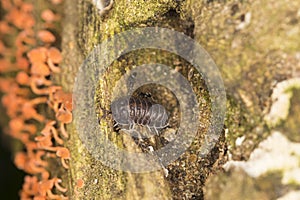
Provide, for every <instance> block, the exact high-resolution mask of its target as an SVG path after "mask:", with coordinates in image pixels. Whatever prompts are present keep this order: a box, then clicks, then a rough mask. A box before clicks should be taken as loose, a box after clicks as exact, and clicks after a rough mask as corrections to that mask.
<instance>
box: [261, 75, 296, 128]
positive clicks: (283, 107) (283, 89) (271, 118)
mask: <svg viewBox="0 0 300 200" xmlns="http://www.w3.org/2000/svg"><path fill="white" fill-rule="evenodd" d="M293 88H295V89H298V88H300V78H293V79H288V80H285V81H282V82H280V83H278V84H277V85H276V87H275V88H274V89H273V93H272V97H271V98H272V102H273V104H272V106H271V109H270V112H269V113H268V114H267V115H266V116H265V118H264V119H265V121H266V122H267V124H268V125H269V126H270V127H274V126H276V125H278V124H279V123H280V122H281V121H282V120H285V119H286V118H287V116H288V114H289V109H290V99H291V97H292V95H293V94H292V89H293Z"/></svg>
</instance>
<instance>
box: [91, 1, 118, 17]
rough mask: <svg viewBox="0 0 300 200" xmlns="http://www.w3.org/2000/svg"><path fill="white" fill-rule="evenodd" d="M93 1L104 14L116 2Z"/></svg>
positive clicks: (100, 12) (101, 13)
mask: <svg viewBox="0 0 300 200" xmlns="http://www.w3.org/2000/svg"><path fill="white" fill-rule="evenodd" d="M92 2H93V3H94V5H95V6H96V7H97V8H98V10H99V14H100V15H103V14H105V13H106V12H107V11H108V10H110V9H111V7H112V5H113V3H114V1H113V0H93V1H92Z"/></svg>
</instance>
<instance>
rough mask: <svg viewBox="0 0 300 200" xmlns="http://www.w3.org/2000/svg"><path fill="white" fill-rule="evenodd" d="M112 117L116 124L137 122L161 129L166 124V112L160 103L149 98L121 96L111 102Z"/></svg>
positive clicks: (130, 124)
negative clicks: (155, 102)
mask: <svg viewBox="0 0 300 200" xmlns="http://www.w3.org/2000/svg"><path fill="white" fill-rule="evenodd" d="M111 111H112V115H113V119H114V120H115V122H116V123H117V124H118V125H121V126H122V125H129V126H130V127H132V125H135V124H138V125H142V126H148V127H149V128H154V129H162V128H165V127H166V126H167V122H168V114H167V111H166V110H165V108H164V107H163V106H162V105H160V104H154V102H153V101H151V99H150V98H141V97H132V96H131V97H130V96H126V97H121V98H119V99H117V100H115V101H113V102H112V104H111Z"/></svg>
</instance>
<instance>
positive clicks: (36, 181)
mask: <svg viewBox="0 0 300 200" xmlns="http://www.w3.org/2000/svg"><path fill="white" fill-rule="evenodd" d="M50 2H51V3H52V4H53V5H54V6H55V5H58V4H60V3H61V0H52V1H50ZM1 5H2V9H3V10H4V11H5V13H4V15H2V16H1V17H2V19H1V21H0V38H1V40H0V74H1V75H0V91H1V92H2V93H4V95H3V97H2V99H1V102H2V104H3V106H4V107H5V109H6V112H7V115H8V117H9V118H10V121H9V123H8V127H7V133H8V134H9V135H10V136H11V137H13V138H16V139H18V140H20V141H21V142H22V143H23V145H24V151H20V152H17V153H16V155H15V158H14V162H15V165H16V166H17V167H18V168H19V169H21V170H24V171H25V172H26V173H27V174H28V175H26V176H25V178H24V184H23V188H22V190H21V191H20V198H21V199H24V200H25V199H34V200H42V199H68V198H67V197H66V192H67V189H66V188H64V187H63V186H62V185H61V183H62V179H60V178H59V177H57V174H54V173H53V174H51V170H50V168H49V162H48V160H50V159H53V158H55V159H57V160H58V163H59V165H61V166H62V167H63V168H65V169H68V168H69V164H68V162H69V161H68V160H69V159H70V152H69V150H68V149H67V148H66V147H64V142H65V140H66V139H68V137H69V136H68V133H67V131H66V124H69V123H71V121H72V95H71V94H70V93H65V92H64V91H63V90H62V87H61V86H57V85H55V84H54V82H53V81H52V80H51V77H53V76H54V75H55V74H57V73H60V70H61V69H60V64H61V62H62V55H61V51H60V50H59V49H58V48H57V47H55V46H54V42H55V41H56V38H55V36H54V34H53V33H52V31H51V30H53V29H55V25H54V23H55V22H56V21H58V20H59V19H60V16H59V15H58V14H55V13H54V12H53V11H52V10H50V9H46V10H44V11H42V12H41V14H40V16H39V17H38V19H39V20H42V21H43V24H42V26H41V29H40V30H37V27H35V24H36V20H37V18H35V17H34V16H35V15H34V13H33V11H34V6H33V4H32V3H28V2H25V1H23V0H1ZM45 108H46V109H45ZM48 108H50V109H51V110H52V111H51V112H49V111H48V110H49V109H48ZM47 111H48V113H47ZM45 113H46V114H45ZM51 113H52V114H51ZM53 113H54V115H53ZM49 116H52V117H49ZM41 127H42V128H41Z"/></svg>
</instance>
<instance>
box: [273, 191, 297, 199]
mask: <svg viewBox="0 0 300 200" xmlns="http://www.w3.org/2000/svg"><path fill="white" fill-rule="evenodd" d="M299 199H300V190H298V191H290V192H289V193H287V194H285V195H284V196H282V197H280V198H278V199H277V200H299Z"/></svg>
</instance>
